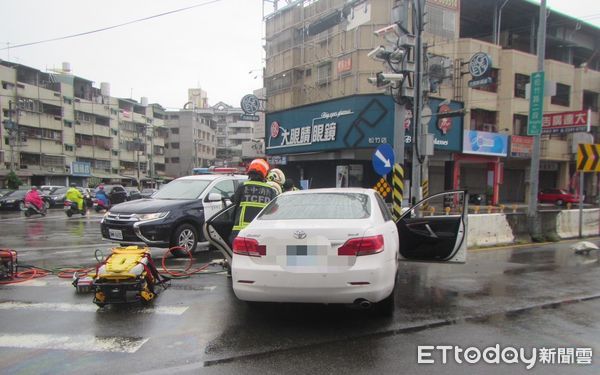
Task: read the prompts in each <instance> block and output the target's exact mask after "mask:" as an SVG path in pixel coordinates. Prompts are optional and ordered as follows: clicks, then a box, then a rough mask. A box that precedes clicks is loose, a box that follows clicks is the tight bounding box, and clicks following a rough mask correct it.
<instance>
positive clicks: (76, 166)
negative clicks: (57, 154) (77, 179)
mask: <svg viewBox="0 0 600 375" xmlns="http://www.w3.org/2000/svg"><path fill="white" fill-rule="evenodd" d="M91 171H92V165H91V164H90V163H87V162H83V161H74V162H72V163H71V175H73V176H83V177H87V176H91V175H92V173H91Z"/></svg>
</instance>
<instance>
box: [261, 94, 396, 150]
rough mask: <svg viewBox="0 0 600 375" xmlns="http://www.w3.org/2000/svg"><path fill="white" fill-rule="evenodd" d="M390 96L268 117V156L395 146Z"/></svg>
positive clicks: (320, 105)
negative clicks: (383, 144) (383, 145)
mask: <svg viewBox="0 0 600 375" xmlns="http://www.w3.org/2000/svg"><path fill="white" fill-rule="evenodd" d="M393 108H394V103H393V101H392V98H391V97H390V96H386V95H380V94H374V95H356V96H352V97H346V98H342V99H336V100H331V101H328V102H322V103H318V104H313V105H307V106H303V107H298V108H294V109H289V110H285V111H280V112H274V113H270V114H267V122H266V124H267V126H266V129H265V140H266V145H265V146H266V147H265V149H266V153H267V155H280V154H290V153H301V152H316V151H330V150H339V149H348V148H374V147H377V146H378V145H379V144H382V143H392V142H393V135H394V133H393V128H394V126H393V124H394V111H393Z"/></svg>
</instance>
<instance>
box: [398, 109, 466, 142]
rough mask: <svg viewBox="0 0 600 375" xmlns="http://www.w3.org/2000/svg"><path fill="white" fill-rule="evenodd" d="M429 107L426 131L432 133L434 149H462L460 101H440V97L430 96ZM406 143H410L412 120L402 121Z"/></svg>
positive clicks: (462, 115) (462, 116)
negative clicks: (429, 112) (429, 117)
mask: <svg viewBox="0 0 600 375" xmlns="http://www.w3.org/2000/svg"><path fill="white" fill-rule="evenodd" d="M428 105H429V107H430V108H431V112H432V114H431V120H429V123H428V127H427V129H428V130H427V131H428V133H430V134H433V144H434V148H435V149H436V150H444V151H454V152H461V151H462V139H463V118H464V114H463V112H462V110H463V108H464V105H463V103H462V102H455V101H450V102H448V101H442V99H435V98H430V99H429V102H428ZM410 116H411V117H412V114H411V115H410ZM404 124H405V125H404V128H405V131H406V137H405V138H404V140H405V143H406V144H412V120H411V119H407V120H406V121H405V122H404Z"/></svg>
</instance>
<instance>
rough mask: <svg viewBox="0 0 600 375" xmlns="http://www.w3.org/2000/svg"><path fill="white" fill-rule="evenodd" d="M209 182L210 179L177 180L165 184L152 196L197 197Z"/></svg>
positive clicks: (163, 197)
mask: <svg viewBox="0 0 600 375" xmlns="http://www.w3.org/2000/svg"><path fill="white" fill-rule="evenodd" d="M209 184H210V181H208V180H175V181H171V182H170V183H169V184H167V185H165V186H164V187H163V188H162V189H160V190H159V191H158V192H157V193H156V194H155V195H153V196H152V198H156V199H197V198H198V197H199V196H200V194H201V193H202V192H203V191H204V189H206V187H207V186H208V185H209Z"/></svg>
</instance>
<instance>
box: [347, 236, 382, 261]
mask: <svg viewBox="0 0 600 375" xmlns="http://www.w3.org/2000/svg"><path fill="white" fill-rule="evenodd" d="M382 251H383V236H382V235H381V234H380V235H377V236H371V237H360V238H351V239H349V240H348V241H346V243H344V244H343V245H342V246H341V247H339V248H338V255H356V256H360V255H371V254H377V253H380V252H382Z"/></svg>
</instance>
